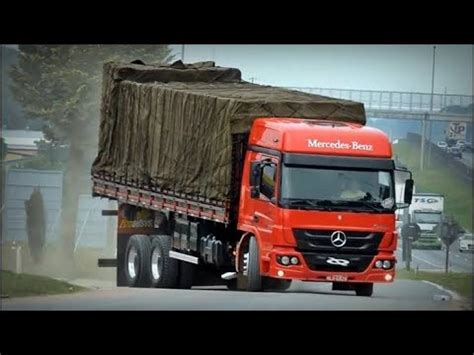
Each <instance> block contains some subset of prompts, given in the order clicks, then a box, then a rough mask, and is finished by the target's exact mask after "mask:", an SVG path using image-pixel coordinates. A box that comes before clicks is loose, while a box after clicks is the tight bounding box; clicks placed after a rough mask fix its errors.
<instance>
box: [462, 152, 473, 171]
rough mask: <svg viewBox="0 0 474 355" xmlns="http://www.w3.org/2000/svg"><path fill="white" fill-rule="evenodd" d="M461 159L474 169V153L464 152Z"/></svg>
mask: <svg viewBox="0 0 474 355" xmlns="http://www.w3.org/2000/svg"><path fill="white" fill-rule="evenodd" d="M461 161H462V162H463V163H464V165H467V166H468V167H470V168H471V169H472V153H468V152H463V153H462V159H461Z"/></svg>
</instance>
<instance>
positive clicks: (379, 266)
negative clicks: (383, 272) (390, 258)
mask: <svg viewBox="0 0 474 355" xmlns="http://www.w3.org/2000/svg"><path fill="white" fill-rule="evenodd" d="M382 265H383V263H382V260H377V261H376V262H375V267H376V268H377V269H380V268H381V267H382Z"/></svg>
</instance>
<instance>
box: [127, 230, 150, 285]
mask: <svg viewBox="0 0 474 355" xmlns="http://www.w3.org/2000/svg"><path fill="white" fill-rule="evenodd" d="M150 249H151V245H150V238H149V237H148V236H146V235H132V236H131V237H130V238H129V239H128V242H127V248H126V250H125V265H124V266H125V276H126V279H127V285H128V286H129V287H149V286H150Z"/></svg>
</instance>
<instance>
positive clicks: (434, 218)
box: [415, 212, 441, 223]
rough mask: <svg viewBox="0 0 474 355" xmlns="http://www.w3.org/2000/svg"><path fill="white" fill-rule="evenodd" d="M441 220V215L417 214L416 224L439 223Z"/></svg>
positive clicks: (430, 213)
mask: <svg viewBox="0 0 474 355" xmlns="http://www.w3.org/2000/svg"><path fill="white" fill-rule="evenodd" d="M440 219H441V214H440V213H432V212H415V222H416V223H439V221H440Z"/></svg>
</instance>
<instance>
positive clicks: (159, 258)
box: [149, 234, 179, 288]
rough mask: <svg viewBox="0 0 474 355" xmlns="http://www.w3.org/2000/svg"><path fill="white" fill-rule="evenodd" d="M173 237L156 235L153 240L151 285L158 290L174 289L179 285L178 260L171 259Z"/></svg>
mask: <svg viewBox="0 0 474 355" xmlns="http://www.w3.org/2000/svg"><path fill="white" fill-rule="evenodd" d="M170 250H171V237H170V236H168V235H164V234H161V235H155V236H153V238H152V240H151V252H150V259H149V260H150V283H151V286H152V287H156V288H174V287H176V286H177V285H178V266H179V264H178V260H176V259H173V258H171V257H170V255H169V254H170Z"/></svg>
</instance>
